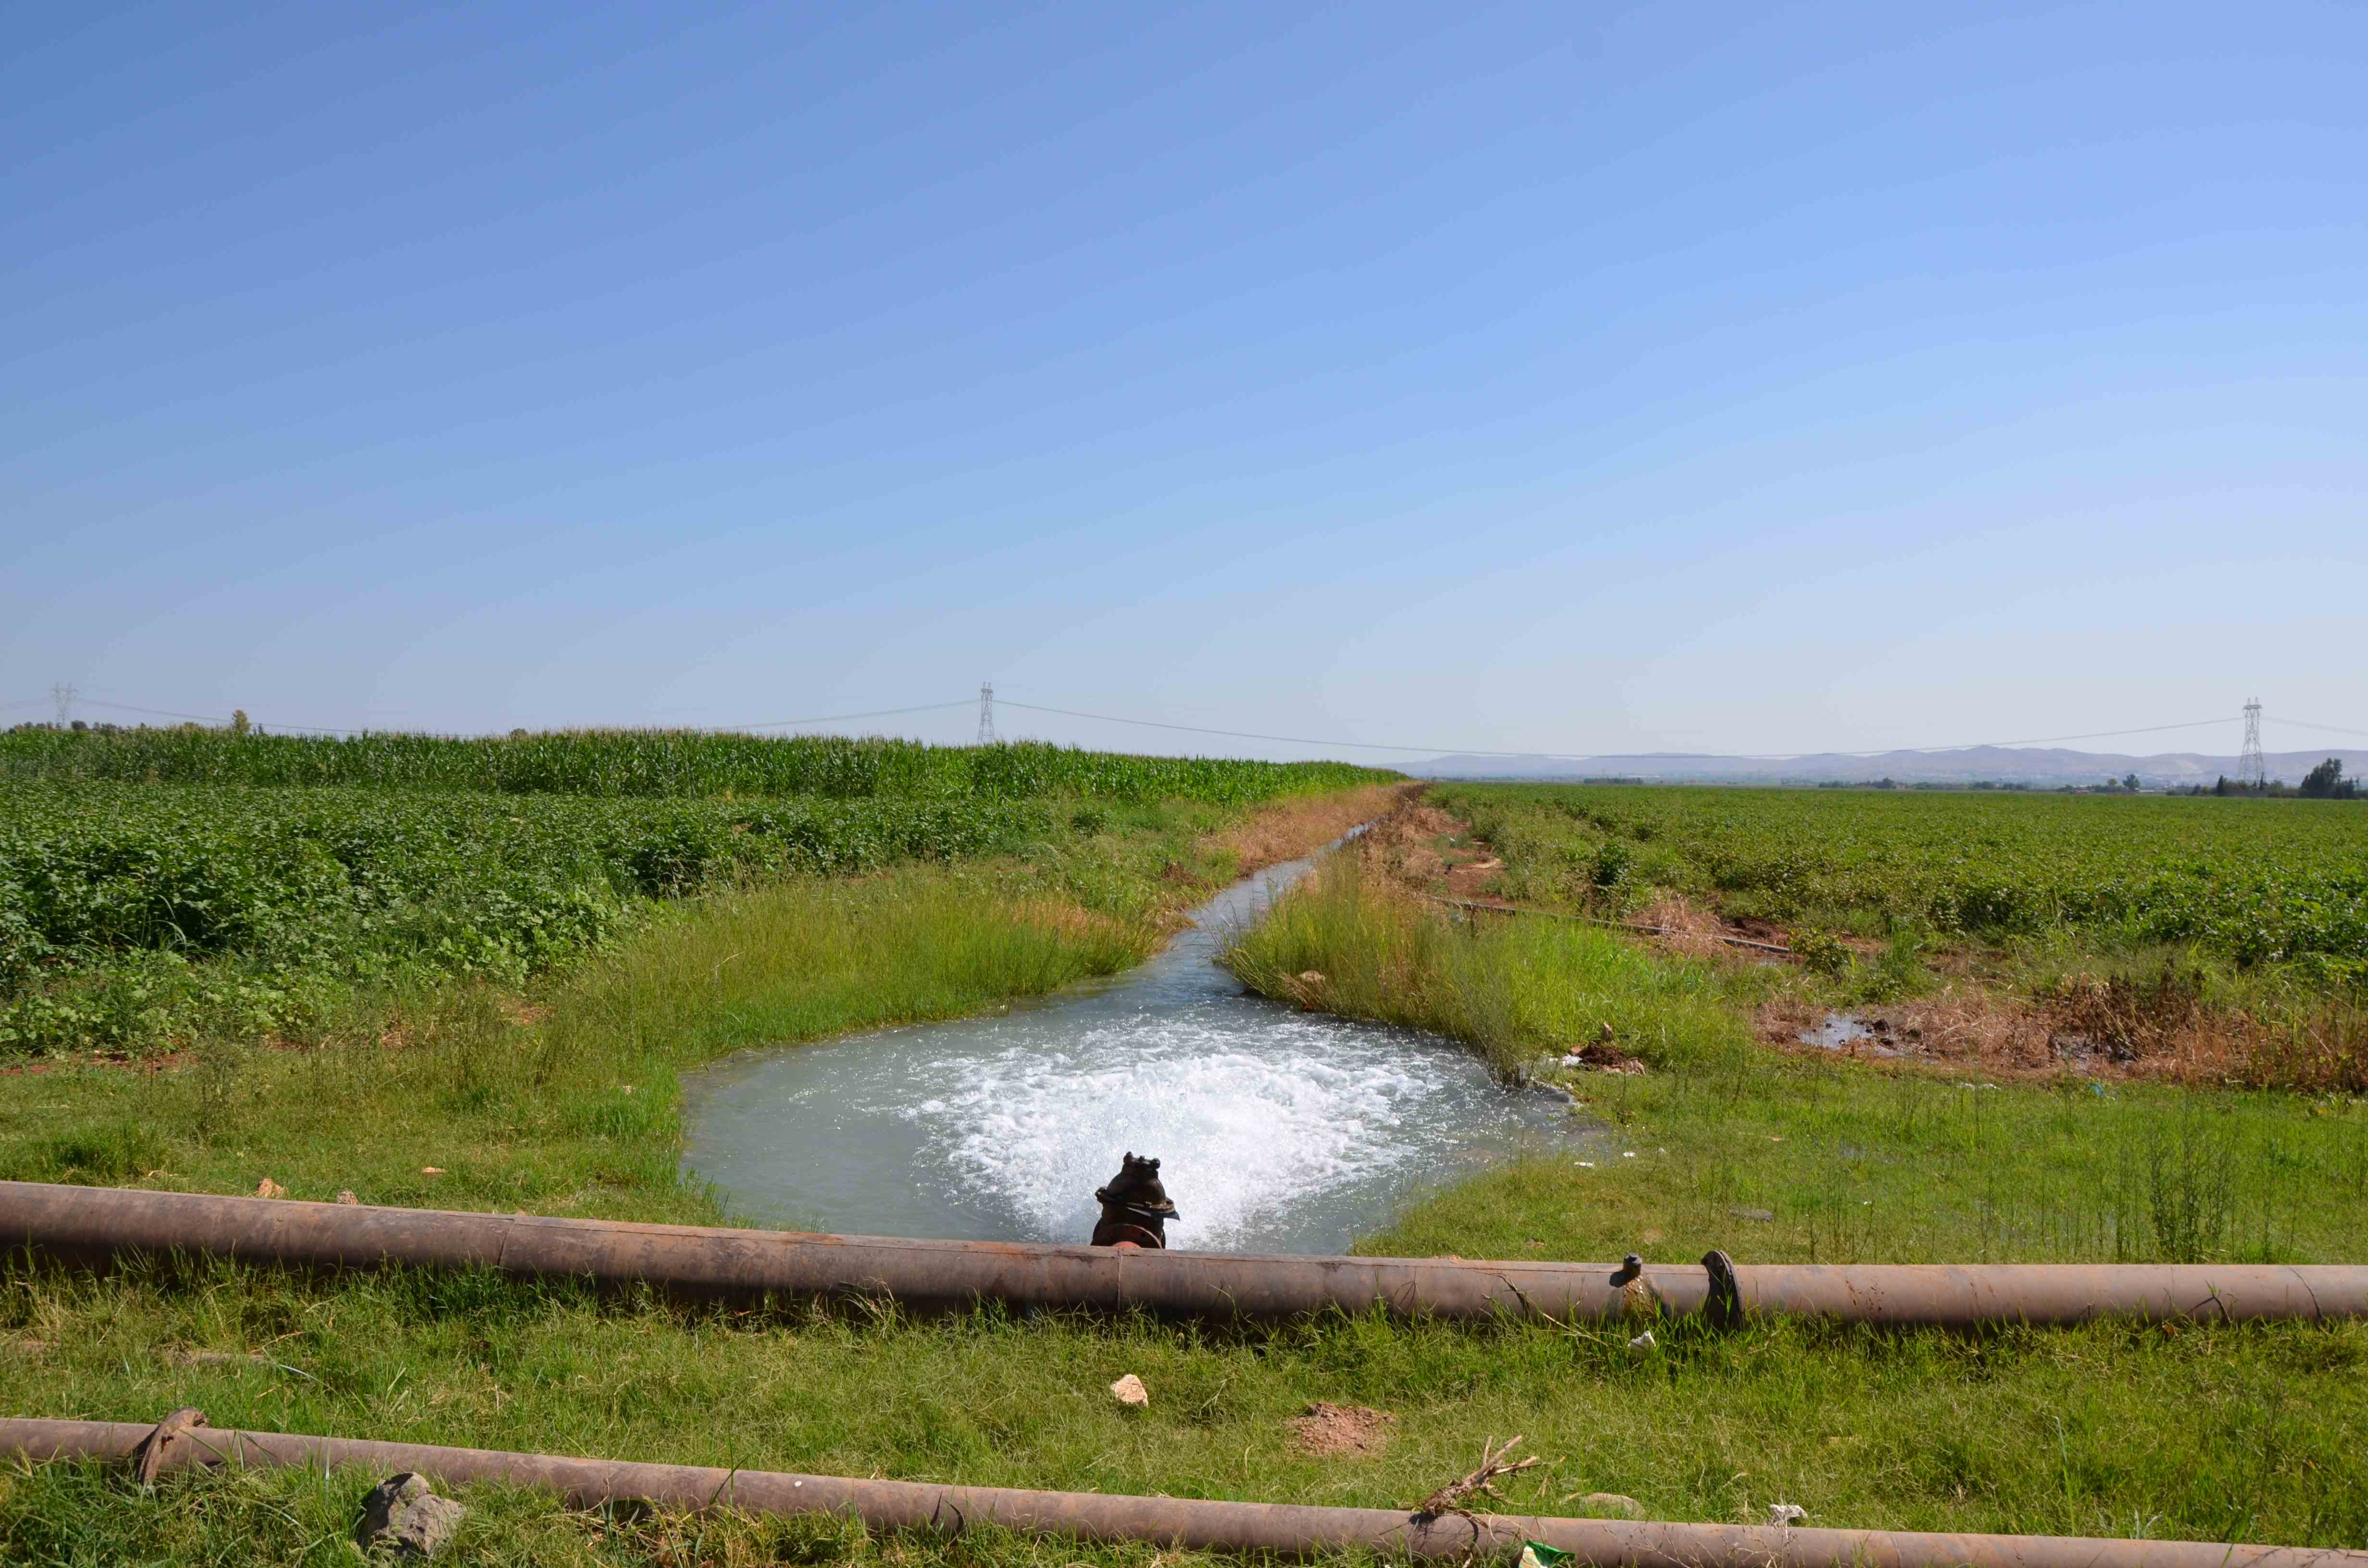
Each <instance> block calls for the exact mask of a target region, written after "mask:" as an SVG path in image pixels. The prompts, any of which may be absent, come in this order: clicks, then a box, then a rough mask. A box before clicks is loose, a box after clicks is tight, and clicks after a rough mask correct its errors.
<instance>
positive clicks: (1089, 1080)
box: [684, 860, 1588, 1253]
mask: <svg viewBox="0 0 2368 1568" xmlns="http://www.w3.org/2000/svg"><path fill="white" fill-rule="evenodd" d="M1314 864H1315V862H1314V861H1312V860H1298V861H1292V862H1290V863H1288V864H1286V865H1281V866H1276V867H1272V868H1270V869H1268V870H1266V871H1263V872H1260V873H1259V874H1258V875H1257V876H1254V877H1251V878H1248V879H1247V880H1246V881H1241V882H1238V883H1236V884H1235V885H1234V886H1233V887H1231V888H1229V889H1227V890H1226V891H1225V892H1223V893H1221V894H1219V895H1218V896H1217V897H1216V898H1214V899H1212V901H1210V902H1209V903H1207V904H1204V905H1203V906H1201V908H1200V909H1199V910H1197V911H1195V912H1194V915H1193V917H1192V925H1191V927H1190V929H1189V930H1187V931H1185V932H1183V933H1181V934H1180V935H1178V937H1176V939H1175V940H1174V941H1172V942H1170V943H1169V944H1168V945H1167V948H1165V949H1162V950H1161V951H1160V952H1159V953H1158V954H1157V955H1156V956H1155V957H1154V958H1152V959H1151V960H1150V961H1149V962H1147V963H1144V964H1143V965H1142V966H1140V967H1139V968H1136V969H1133V970H1131V971H1128V972H1126V973H1124V974H1122V975H1118V976H1115V977H1113V978H1111V979H1110V980H1107V981H1102V982H1097V983H1091V984H1088V985H1084V986H1078V987H1073V988H1071V989H1068V990H1065V991H1063V992H1061V993H1059V994H1056V995H1053V996H1052V997H1049V998H1046V999H1044V1000H1042V1001H1041V1002H1037V1003H1032V1004H1029V1005H1024V1006H1013V1007H1011V1008H1010V1009H1009V1010H1008V1011H1005V1012H1000V1013H996V1014H992V1015H989V1016H986V1017H974V1018H962V1019H955V1020H952V1021H950V1022H946V1023H938V1024H921V1025H914V1026H910V1027H906V1028H891V1029H880V1030H875V1031H872V1032H870V1033H866V1034H860V1035H854V1036H849V1037H846V1038H843V1039H840V1040H831V1041H827V1042H824V1043H821V1044H814V1045H801V1046H793V1047H783V1048H779V1049H761V1050H757V1051H743V1052H741V1053H740V1054H738V1055H736V1056H734V1057H730V1058H728V1059H726V1060H725V1061H723V1062H719V1063H717V1064H716V1065H715V1066H713V1067H712V1068H710V1069H708V1070H707V1071H705V1072H703V1073H701V1074H698V1075H697V1076H695V1077H692V1078H690V1079H689V1080H688V1081H687V1083H686V1089H687V1091H688V1092H687V1096H686V1101H687V1103H686V1108H685V1119H686V1126H687V1131H688V1137H687V1140H686V1150H685V1155H684V1165H685V1167H686V1169H687V1170H688V1171H689V1173H690V1174H692V1175H694V1176H700V1177H702V1178H704V1179H706V1180H708V1181H711V1182H713V1183H714V1184H715V1185H716V1186H717V1187H720V1188H721V1189H722V1190H723V1193H724V1194H725V1195H726V1199H727V1201H728V1203H729V1204H730V1206H731V1207H732V1208H733V1209H734V1210H736V1211H737V1212H738V1213H740V1214H742V1215H744V1216H746V1217H748V1218H751V1219H754V1220H757V1221H762V1222H766V1223H769V1224H775V1225H780V1226H784V1227H791V1228H795V1229H800V1230H820V1231H836V1232H841V1233H853V1234H866V1235H890V1236H922V1237H941V1238H946V1239H951V1240H972V1241H1044V1242H1071V1243H1076V1242H1083V1241H1084V1240H1085V1239H1086V1237H1087V1234H1088V1233H1090V1232H1091V1231H1092V1229H1093V1224H1094V1219H1095V1216H1096V1214H1097V1212H1098V1210H1097V1208H1096V1205H1095V1203H1094V1199H1093V1193H1094V1189H1095V1188H1096V1187H1099V1186H1101V1185H1102V1184H1103V1183H1104V1182H1106V1181H1108V1180H1109V1179H1110V1177H1111V1176H1113V1175H1114V1174H1115V1173H1116V1172H1117V1170H1118V1165H1119V1155H1120V1154H1121V1153H1123V1152H1125V1151H1128V1150H1133V1152H1135V1153H1141V1154H1149V1155H1154V1156H1156V1157H1157V1158H1158V1159H1159V1160H1161V1161H1162V1163H1163V1164H1162V1170H1161V1177H1162V1179H1163V1180H1164V1182H1165V1183H1166V1185H1167V1194H1168V1196H1169V1197H1170V1198H1171V1199H1174V1200H1175V1202H1176V1206H1177V1207H1178V1209H1179V1210H1181V1211H1182V1214H1183V1218H1182V1219H1181V1220H1180V1221H1174V1222H1171V1223H1170V1224H1169V1225H1168V1227H1167V1240H1168V1244H1169V1245H1170V1246H1173V1247H1184V1248H1194V1249H1203V1250H1213V1251H1227V1252H1266V1253H1338V1252H1343V1251H1345V1250H1347V1247H1348V1244H1349V1242H1350V1240H1352V1239H1353V1238H1354V1237H1355V1236H1357V1235H1359V1234H1360V1233H1365V1232H1368V1231H1372V1230H1374V1229H1376V1228H1378V1227H1380V1226H1381V1225H1383V1224H1385V1223H1386V1222H1387V1221H1389V1219H1390V1217H1391V1216H1392V1215H1393V1214H1394V1213H1395V1212H1396V1211H1397V1210H1398V1209H1399V1208H1400V1207H1401V1206H1402V1205H1403V1204H1404V1203H1405V1202H1406V1200H1407V1199H1409V1198H1411V1197H1414V1196H1416V1195H1417V1194H1418V1193H1419V1192H1421V1191H1422V1190H1424V1189H1426V1188H1429V1187H1435V1186H1438V1185H1440V1184H1443V1183H1445V1182H1449V1181H1452V1180H1453V1179H1455V1178H1457V1177H1459V1176H1464V1175H1467V1174H1469V1173H1470V1172H1471V1171H1473V1170H1474V1169H1476V1168H1478V1167H1479V1166H1481V1165H1486V1164H1488V1163H1490V1162H1492V1161H1495V1160H1498V1159H1502V1158H1504V1157H1506V1156H1507V1155H1508V1154H1510V1153H1514V1152H1516V1151H1518V1150H1520V1149H1524V1148H1546V1147H1554V1146H1558V1145H1561V1144H1565V1143H1567V1142H1573V1141H1575V1140H1578V1139H1582V1138H1585V1137H1586V1136H1587V1134H1588V1129H1587V1127H1586V1126H1585V1125H1584V1124H1582V1123H1581V1122H1579V1121H1578V1120H1577V1119H1575V1118H1574V1117H1572V1115H1571V1114H1570V1110H1569V1108H1568V1106H1567V1104H1566V1103H1565V1101H1564V1100H1563V1099H1562V1098H1561V1097H1560V1096H1556V1095H1554V1094H1553V1093H1551V1092H1550V1091H1545V1090H1538V1089H1506V1088H1502V1087H1499V1086H1498V1085H1496V1084H1495V1083H1494V1082H1493V1081H1492V1080H1491V1079H1490V1077H1489V1075H1488V1073H1487V1070H1486V1068H1485V1067H1483V1066H1482V1065H1481V1063H1480V1062H1479V1061H1478V1060H1477V1059H1476V1058H1474V1056H1472V1055H1471V1054H1470V1053H1468V1052H1467V1051H1464V1050H1463V1049H1462V1048H1461V1047H1459V1046H1457V1045H1455V1044H1454V1043H1452V1041H1449V1040H1441V1039H1439V1038H1438V1037H1436V1036H1432V1035H1425V1034H1419V1033H1416V1032H1413V1031H1411V1030H1406V1029H1398V1028H1386V1027H1383V1026H1380V1025H1374V1024H1362V1023H1354V1022H1350V1021H1349V1020H1346V1019H1341V1018H1335V1017H1328V1016H1326V1015H1323V1014H1317V1013H1303V1012H1300V1011H1297V1010H1296V1009H1294V1008H1292V1007H1290V1006H1285V1005H1283V1004H1281V1003H1277V1002H1271V1001H1269V1000H1267V999H1266V998H1264V997H1259V996H1254V995H1251V994H1247V992H1246V991H1245V990H1244V989H1243V987H1242V986H1241V984H1240V983H1238V982H1237V981H1235V979H1234V978H1233V976H1232V975H1230V974H1228V973H1227V972H1226V971H1224V970H1223V969H1220V968H1219V967H1217V965H1216V963H1215V961H1214V960H1215V958H1216V955H1217V952H1218V949H1219V948H1220V946H1221V945H1222V944H1223V942H1224V937H1225V934H1226V933H1227V932H1228V931H1230V930H1232V929H1235V928H1236V927H1237V926H1238V925H1239V924H1241V923H1243V922H1246V921H1249V920H1253V919H1256V918H1258V915H1260V913H1261V912H1262V911H1263V909H1264V908H1265V906H1266V905H1267V904H1269V903H1271V901H1272V900H1273V898H1274V897H1275V895H1276V894H1277V893H1278V892H1281V890H1282V889H1284V888H1286V887H1288V886H1289V885H1290V884H1291V883H1292V882H1293V881H1297V880H1298V879H1299V878H1301V877H1303V876H1304V875H1306V874H1307V872H1308V871H1309V870H1310V869H1312V868H1313V866H1314Z"/></svg>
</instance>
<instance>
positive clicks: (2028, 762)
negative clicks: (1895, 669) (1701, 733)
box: [1399, 746, 2368, 790]
mask: <svg viewBox="0 0 2368 1568" xmlns="http://www.w3.org/2000/svg"><path fill="white" fill-rule="evenodd" d="M2330 756H2332V757H2339V758H2340V759H2341V760H2342V763H2343V774H2344V777H2345V778H2359V777H2362V776H2368V752H2361V751H2337V750H2333V749H2328V750H2324V751H2284V752H2271V753H2270V754H2269V756H2268V758H2267V762H2268V766H2269V775H2270V777H2271V778H2283V779H2284V780H2285V781H2286V782H2287V783H2289V784H2294V783H2298V782H2300V781H2301V779H2302V776H2303V775H2304V774H2305V773H2307V772H2309V771H2310V770H2311V769H2312V768H2313V767H2317V766H2318V764H2319V763H2321V762H2323V761H2325V760H2326V759H2327V758H2328V757H2330ZM1399 766H1400V767H1402V768H1403V769H1404V770H1405V771H1406V772H1407V773H1411V774H1413V775H1415V776H1416V777H1417V778H1524V779H1538V780H1547V779H1565V780H1566V779H1575V778H1649V779H1657V780H1665V781H1669V782H1678V781H1686V782H1695V783H1705V784H1822V783H1826V782H1828V781H1832V780H1839V781H1840V782H1843V783H1849V784H1871V783H1873V782H1874V781H1875V780H1877V779H1879V778H1891V779H1896V780H1897V781H1898V782H1900V783H1902V784H1973V783H1977V782H1988V783H1995V784H2031V785H2036V786H2039V787H2042V788H2045V789H2054V788H2055V787H2057V786H2059V785H2064V784H2102V783H2103V782H2105V781H2106V780H2107V779H2109V778H2114V779H2118V778H2125V777H2126V776H2128V775H2130V774H2133V773H2135V774H2136V775H2137V776H2138V782H2139V783H2140V784H2141V785H2143V786H2145V787H2146V788H2148V789H2156V790H2159V789H2166V788H2169V787H2172V786H2180V787H2184V786H2186V785H2190V784H2209V783H2211V782H2213V780H2214V779H2216V778H2220V777H2221V776H2222V775H2223V774H2226V775H2227V776H2228V777H2230V778H2235V777H2236V775H2237V759H2236V758H2235V757H2233V756H2203V755H2202V754H2201V753H2197V752H2165V753H2162V754H2159V755H2157V756H2120V755H2119V754H2117V753H2113V752H2094V751H2062V750H2041V749H2038V748H2036V747H2030V746H1967V747H1965V748H1964V749H1963V750H1959V751H1938V752H1930V751H1892V752H1884V753H1881V754H1880V755H1878V756H1845V755H1843V754H1842V753H1839V752H1817V753H1812V754H1810V755H1808V756H1785V757H1742V756H1702V755H1698V754H1691V753H1685V752H1648V753H1644V754H1641V755H1638V756H1589V757H1582V758H1579V759H1577V760H1576V761H1574V760H1572V759H1570V758H1567V757H1548V756H1440V757H1433V758H1432V759H1431V760H1430V761H1429V762H1417V763H1402V764H1400V765H1399Z"/></svg>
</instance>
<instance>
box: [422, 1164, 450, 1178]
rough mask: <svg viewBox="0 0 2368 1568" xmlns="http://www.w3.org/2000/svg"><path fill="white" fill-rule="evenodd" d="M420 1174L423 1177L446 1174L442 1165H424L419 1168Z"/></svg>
mask: <svg viewBox="0 0 2368 1568" xmlns="http://www.w3.org/2000/svg"><path fill="white" fill-rule="evenodd" d="M419 1174H420V1175H421V1176H442V1175H443V1174H444V1167H443V1166H442V1165H422V1166H420V1167H419Z"/></svg>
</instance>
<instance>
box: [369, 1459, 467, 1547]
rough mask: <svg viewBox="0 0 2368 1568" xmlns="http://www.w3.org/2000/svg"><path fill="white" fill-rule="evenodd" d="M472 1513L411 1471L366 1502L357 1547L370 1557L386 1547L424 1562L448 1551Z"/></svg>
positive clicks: (388, 1480) (390, 1481) (377, 1490)
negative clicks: (447, 1546)
mask: <svg viewBox="0 0 2368 1568" xmlns="http://www.w3.org/2000/svg"><path fill="white" fill-rule="evenodd" d="M467 1514H468V1510H467V1509H466V1508H463V1507H462V1506H461V1505H460V1504H458V1503H456V1502H454V1501H453V1500H452V1499H451V1498H450V1497H438V1495H436V1494H435V1493H434V1492H432V1491H430V1490H429V1489H428V1485H427V1477H426V1476H424V1475H415V1474H413V1473H412V1472H411V1471H404V1472H403V1473H402V1474H401V1475H390V1476H388V1477H387V1478H386V1479H385V1480H384V1481H381V1482H380V1483H378V1484H377V1485H376V1486H373V1487H371V1488H370V1495H369V1496H368V1497H365V1498H363V1499H362V1522H361V1526H360V1528H359V1529H357V1530H356V1531H355V1532H354V1540H355V1542H356V1544H358V1545H359V1546H360V1547H361V1549H362V1554H363V1555H364V1556H369V1555H370V1554H371V1553H372V1552H375V1551H378V1550H379V1549H380V1548H381V1547H383V1548H385V1549H386V1551H388V1552H389V1553H391V1554H392V1555H393V1556H394V1557H397V1558H399V1559H401V1560H403V1561H404V1562H426V1561H427V1559H429V1558H431V1557H433V1556H435V1555H436V1554H437V1553H438V1551H442V1550H443V1549H444V1545H445V1543H446V1542H447V1541H450V1540H451V1539H452V1532H453V1531H455V1530H457V1529H459V1528H461V1519H462V1518H464V1517H467Z"/></svg>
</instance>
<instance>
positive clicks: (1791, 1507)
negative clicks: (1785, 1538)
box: [1768, 1503, 1809, 1529]
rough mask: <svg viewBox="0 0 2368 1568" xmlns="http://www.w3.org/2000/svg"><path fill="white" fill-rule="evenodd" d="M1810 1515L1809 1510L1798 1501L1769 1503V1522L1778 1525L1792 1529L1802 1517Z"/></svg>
mask: <svg viewBox="0 0 2368 1568" xmlns="http://www.w3.org/2000/svg"><path fill="white" fill-rule="evenodd" d="M1807 1517H1809V1510H1808V1509H1806V1508H1804V1507H1803V1506H1801V1505H1799V1504H1798V1503H1770V1504H1769V1505H1768V1522H1769V1523H1770V1524H1771V1525H1775V1526H1778V1527H1779V1528H1785V1529H1790V1528H1792V1527H1793V1525H1794V1524H1795V1523H1797V1522H1799V1521H1800V1520H1802V1519H1805V1518H1807Z"/></svg>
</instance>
